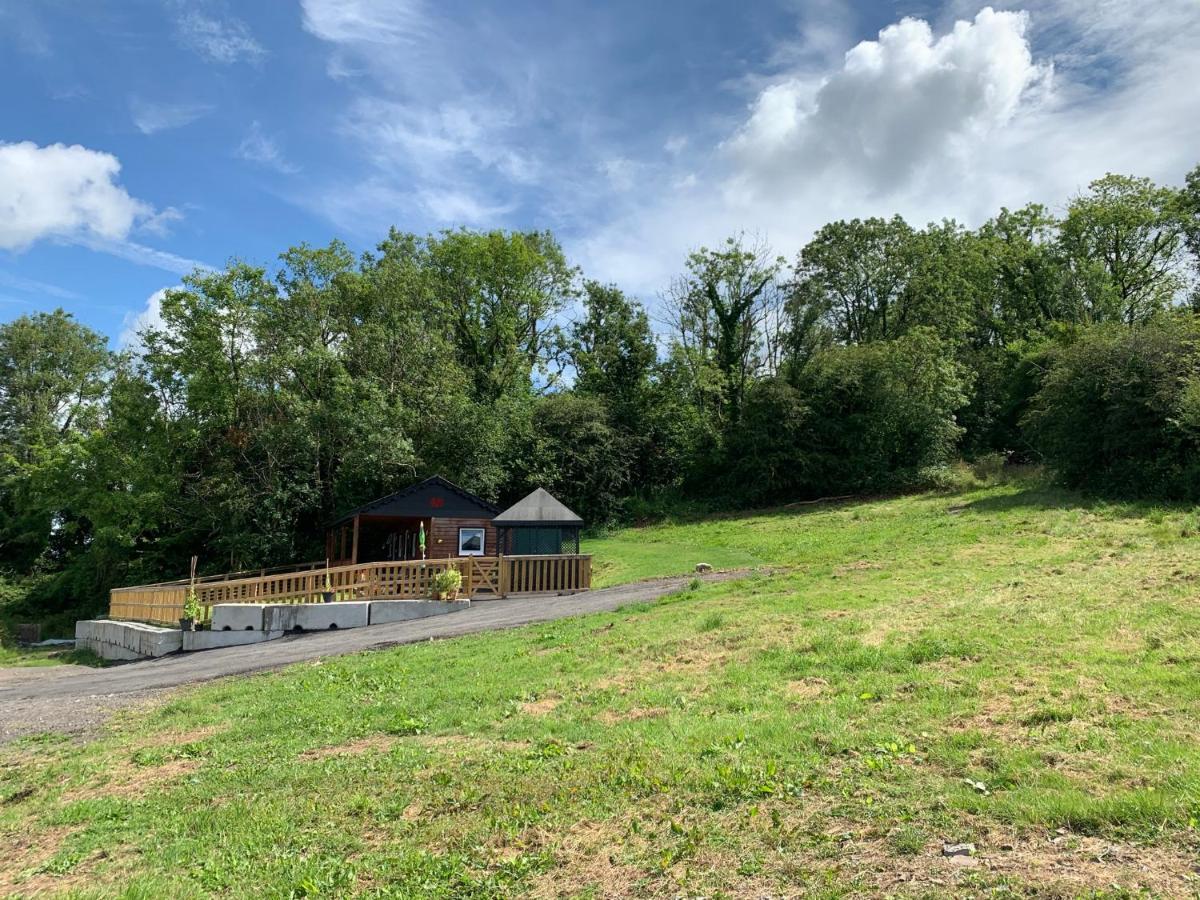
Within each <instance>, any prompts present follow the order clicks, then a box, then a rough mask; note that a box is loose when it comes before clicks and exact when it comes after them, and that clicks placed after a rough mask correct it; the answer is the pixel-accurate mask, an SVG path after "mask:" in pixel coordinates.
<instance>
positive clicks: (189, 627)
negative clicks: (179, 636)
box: [179, 617, 196, 631]
mask: <svg viewBox="0 0 1200 900" xmlns="http://www.w3.org/2000/svg"><path fill="white" fill-rule="evenodd" d="M179 630H180V631H195V630H196V620H195V619H189V618H187V617H184V618H181V619H180V620H179Z"/></svg>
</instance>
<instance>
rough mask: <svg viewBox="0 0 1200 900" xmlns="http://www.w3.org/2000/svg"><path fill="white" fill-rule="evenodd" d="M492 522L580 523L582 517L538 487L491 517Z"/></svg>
mask: <svg viewBox="0 0 1200 900" xmlns="http://www.w3.org/2000/svg"><path fill="white" fill-rule="evenodd" d="M492 524H494V525H500V526H506V525H508V526H511V525H550V524H557V525H582V524H583V519H581V518H580V517H579V516H577V515H575V513H573V512H571V510H569V509H567V507H566V506H564V505H563V504H562V503H561V502H559V501H558V500H557V499H555V497H554V496H553V495H552V494H551V493H550V492H549V491H547V490H545V489H544V488H538V489H537V490H536V491H534V492H533V493H531V494H530V495H529V496H527V497H525V498H524V499H521V500H518V501H517V502H516V503H514V504H513V505H512V506H510V507H509V508H508V509H506V510H505V511H504V512H502V513H500V514H499V515H498V516H496V517H495V518H494V519H492Z"/></svg>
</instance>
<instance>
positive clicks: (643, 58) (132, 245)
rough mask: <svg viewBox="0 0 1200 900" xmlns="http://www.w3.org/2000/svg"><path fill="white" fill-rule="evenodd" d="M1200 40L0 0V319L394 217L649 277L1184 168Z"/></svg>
mask: <svg viewBox="0 0 1200 900" xmlns="http://www.w3.org/2000/svg"><path fill="white" fill-rule="evenodd" d="M1196 46H1200V3H1197V2H1196V0H1159V2H1156V3H1154V4H1147V5H1143V4H1130V3H1126V2H1115V0H1027V2H1024V3H1013V4H996V5H994V6H990V7H988V6H984V5H983V4H969V3H964V2H961V0H942V2H934V0H924V2H920V0H918V2H911V3H903V2H887V3H885V2H849V0H814V2H796V0H793V2H785V0H778V2H769V0H757V2H755V3H741V4H733V3H716V2H684V0H678V2H673V0H664V2H655V3H646V2H644V0H643V2H625V0H618V2H606V3H603V4H595V3H585V2H582V0H579V2H566V0H561V2H553V0H532V2H530V0H511V2H506V3H503V4H500V3H496V4H482V3H466V2H459V0H444V2H437V3H433V2H428V3H427V2H423V0H295V2H292V0H270V2H268V0H257V2H250V0H243V2H236V3H234V2H232V0H187V2H185V0H129V2H117V0H112V2H106V3H80V2H78V0H37V2H34V0H0V111H2V112H3V115H2V116H0V319H3V320H7V319H10V318H13V317H15V316H18V315H21V314H23V313H27V312H31V311H34V310H38V309H51V308H54V307H55V306H62V307H64V308H66V309H68V310H70V311H71V312H73V313H75V314H76V315H77V316H78V317H79V318H80V319H81V320H83V321H84V322H86V323H87V324H89V325H91V326H93V327H95V328H97V329H99V330H101V331H103V332H104V333H106V334H108V335H109V336H110V337H111V338H112V339H113V341H114V344H116V343H118V342H119V341H120V340H121V339H122V338H121V336H122V334H123V333H125V334H126V336H128V333H129V332H130V330H131V329H133V328H136V327H137V325H138V324H139V323H140V322H144V321H148V320H152V319H153V316H154V300H153V297H154V296H155V294H156V293H157V292H158V291H160V290H162V289H163V288H166V287H170V286H172V285H174V284H177V283H178V279H179V277H180V275H181V274H182V273H183V272H185V271H187V270H188V269H190V268H191V267H192V266H193V265H195V264H204V265H214V266H215V265H221V264H223V263H224V262H225V261H227V260H228V259H229V258H231V257H234V256H238V257H242V258H245V259H248V260H250V261H253V262H257V263H262V264H269V263H271V262H272V261H273V260H274V258H275V256H276V255H277V254H278V253H279V252H280V251H281V250H282V249H284V248H286V247H287V246H289V245H292V244H296V243H299V242H301V241H308V242H312V243H324V242H326V241H328V240H329V239H331V238H333V237H335V236H336V237H341V238H343V239H344V240H346V241H347V242H348V243H349V244H350V245H351V246H352V247H354V248H355V249H356V250H365V249H369V248H370V247H371V246H373V245H374V244H375V243H376V242H377V241H378V240H379V239H380V238H381V237H382V236H383V235H384V233H385V232H386V229H387V227H388V226H389V225H396V226H397V227H399V228H402V229H406V230H414V231H427V230H435V229H439V228H443V227H451V226H457V225H466V226H470V227H509V228H551V229H553V230H554V231H555V232H556V233H557V234H558V235H559V236H560V238H561V239H562V241H563V242H564V244H565V246H566V248H567V250H568V252H569V254H570V256H571V257H572V259H573V260H574V261H575V262H577V263H579V264H581V265H583V267H584V269H585V271H586V272H587V273H588V274H589V275H592V276H595V277H599V278H602V279H606V280H615V281H617V282H618V283H620V284H621V285H623V286H625V287H626V288H627V289H629V290H630V291H632V292H634V293H636V294H638V295H639V296H642V297H643V298H645V299H647V300H649V301H651V302H652V301H653V298H654V296H655V294H656V293H657V292H658V291H660V290H662V289H663V288H664V287H665V286H666V284H667V282H668V280H669V279H670V277H671V274H672V273H674V272H675V271H677V270H678V269H679V267H680V264H681V261H682V259H683V257H684V255H685V253H686V251H687V250H688V249H689V248H692V247H695V246H698V245H700V244H704V243H712V242H715V241H719V240H720V239H721V238H722V237H723V236H724V235H726V234H729V233H733V232H736V231H742V230H744V231H747V232H750V233H753V234H755V235H757V236H758V237H760V238H761V239H763V240H765V241H768V242H769V243H770V244H771V245H772V246H773V247H774V249H775V250H777V251H778V252H780V253H783V254H784V255H786V256H788V257H793V256H794V255H795V252H796V250H797V249H799V247H800V246H801V245H802V244H803V242H804V241H805V240H806V239H807V237H808V236H809V235H810V234H811V233H812V231H813V229H814V228H816V227H819V226H820V224H822V223H823V222H825V221H827V220H829V219H832V218H840V217H849V216H854V215H869V214H890V213H892V212H900V213H902V214H904V215H905V216H907V217H908V218H910V220H912V221H914V222H916V223H918V224H920V223H923V222H925V221H929V220H934V219H940V218H942V217H943V216H953V217H956V218H959V219H960V220H963V221H966V222H968V223H971V224H974V223H977V222H979V221H981V220H982V219H983V218H986V217H987V216H988V215H990V214H992V213H993V212H995V211H996V210H997V209H998V208H999V206H1000V205H1001V204H1007V205H1010V206H1012V205H1017V204H1021V203H1023V202H1025V201H1026V200H1031V199H1037V200H1041V201H1043V202H1046V203H1048V204H1050V205H1051V206H1061V205H1062V204H1063V203H1064V202H1065V201H1066V200H1067V198H1069V197H1070V196H1071V195H1072V194H1074V193H1076V192H1078V191H1079V190H1081V189H1082V188H1083V187H1084V186H1086V184H1087V182H1088V181H1089V180H1091V179H1092V178H1095V177H1098V176H1100V175H1103V174H1104V173H1105V172H1106V171H1121V172H1130V173H1136V174H1144V175H1148V176H1151V177H1153V178H1156V179H1158V180H1160V181H1164V182H1168V183H1178V182H1179V181H1181V180H1182V177H1183V175H1184V173H1185V172H1186V171H1187V170H1188V169H1189V168H1191V167H1192V166H1193V165H1195V164H1196V163H1197V162H1200V92H1198V91H1197V90H1196V88H1195V85H1196V84H1198V83H1200V54H1197V53H1196V51H1195V47H1196Z"/></svg>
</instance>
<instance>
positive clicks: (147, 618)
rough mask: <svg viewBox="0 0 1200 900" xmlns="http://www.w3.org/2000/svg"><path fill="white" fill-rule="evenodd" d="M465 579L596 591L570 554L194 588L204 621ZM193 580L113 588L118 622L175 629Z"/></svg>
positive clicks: (112, 609) (209, 582) (294, 572)
mask: <svg viewBox="0 0 1200 900" xmlns="http://www.w3.org/2000/svg"><path fill="white" fill-rule="evenodd" d="M451 567H453V568H456V569H458V571H459V572H461V573H462V589H461V593H462V595H463V596H466V597H507V596H510V595H512V594H569V593H575V592H577V591H586V590H588V589H589V588H590V587H591V586H592V558H591V556H586V555H564V556H499V557H496V556H467V557H461V558H458V559H430V560H424V561H422V560H409V561H406V562H373V563H360V564H358V565H352V566H335V567H333V568H329V569H326V568H324V567H323V566H321V567H320V568H317V567H316V566H314V565H312V564H307V563H306V564H304V565H303V566H302V567H294V568H292V569H291V570H289V571H285V572H277V573H275V574H261V575H246V574H245V573H240V572H239V573H235V574H236V575H237V576H238V577H233V578H229V577H226V576H209V577H207V578H203V579H197V580H196V582H195V590H196V599H197V600H198V601H199V603H200V606H201V608H202V609H203V615H202V619H203V620H208V619H209V618H210V616H211V610H212V607H213V606H216V605H217V604H220V603H320V602H322V600H323V599H324V597H323V595H324V593H325V591H326V590H329V591H332V592H333V594H334V599H335V601H336V600H408V599H419V598H422V597H429V596H430V595H431V594H432V590H431V587H430V585H431V582H432V579H433V576H434V575H436V574H437V573H438V572H442V571H445V570H446V569H448V568H451ZM187 592H188V582H186V581H171V582H164V583H162V584H146V585H139V586H137V587H125V588H113V590H112V592H111V594H110V596H109V608H108V614H109V617H110V618H113V619H131V620H134V621H139V622H152V623H157V624H166V625H173V624H175V623H176V622H178V621H179V619H180V617H181V616H182V615H183V605H184V602H185V601H186V599H187Z"/></svg>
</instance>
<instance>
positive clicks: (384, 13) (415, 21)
mask: <svg viewBox="0 0 1200 900" xmlns="http://www.w3.org/2000/svg"><path fill="white" fill-rule="evenodd" d="M300 8H301V10H302V12H303V19H302V21H303V24H304V29H305V30H306V31H308V32H309V33H310V34H312V35H314V36H316V37H318V38H320V39H321V40H323V41H331V42H333V43H367V44H391V43H396V42H407V41H411V40H413V39H415V38H417V37H419V36H420V34H421V32H422V30H423V29H424V24H425V16H424V13H423V11H422V8H421V3H420V2H419V0H301V3H300Z"/></svg>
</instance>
